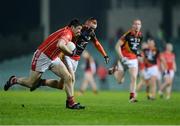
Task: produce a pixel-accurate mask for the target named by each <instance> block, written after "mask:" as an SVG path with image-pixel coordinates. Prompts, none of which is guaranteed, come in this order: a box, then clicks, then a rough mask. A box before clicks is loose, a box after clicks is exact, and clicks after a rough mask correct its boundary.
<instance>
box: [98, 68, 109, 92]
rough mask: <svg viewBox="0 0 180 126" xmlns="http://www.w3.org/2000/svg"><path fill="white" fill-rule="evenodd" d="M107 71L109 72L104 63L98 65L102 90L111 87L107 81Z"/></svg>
mask: <svg viewBox="0 0 180 126" xmlns="http://www.w3.org/2000/svg"><path fill="white" fill-rule="evenodd" d="M107 73H108V72H107V69H106V68H105V67H104V66H103V65H100V66H98V69H97V75H98V77H99V80H100V89H101V90H107V89H109V85H108V83H107Z"/></svg>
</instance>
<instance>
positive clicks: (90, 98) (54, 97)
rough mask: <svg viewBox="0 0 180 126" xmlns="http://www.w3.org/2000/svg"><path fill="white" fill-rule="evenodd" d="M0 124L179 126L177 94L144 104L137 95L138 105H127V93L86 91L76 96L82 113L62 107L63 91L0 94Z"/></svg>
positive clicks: (179, 94) (179, 111)
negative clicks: (155, 125)
mask: <svg viewBox="0 0 180 126" xmlns="http://www.w3.org/2000/svg"><path fill="white" fill-rule="evenodd" d="M0 94H1V96H0V98H1V99H0V124H1V125H3V124H39V125H40V124H70V125H72V124H74V125H75V124H79V125H80V124H97V125H98V124H111V125H114V124H118V125H119V124H120V125H124V124H130V125H131V124H132V125H135V124H136V125H138V124H143V125H146V124H149V125H153V124H158V125H160V124H180V93H178V92H175V93H173V95H172V99H170V100H165V99H159V98H157V99H156V100H155V101H148V100H147V99H146V97H145V93H139V94H138V99H139V102H138V103H129V102H128V97H129V93H128V92H125V91H124V92H122V91H105V92H99V94H98V95H94V94H93V93H92V92H86V93H85V95H83V96H79V97H76V100H77V101H78V102H81V103H82V104H84V105H86V109H85V110H69V109H66V108H65V98H66V96H65V93H64V91H58V90H51V91H43V90H37V91H35V92H28V91H12V90H10V91H8V92H4V91H0Z"/></svg>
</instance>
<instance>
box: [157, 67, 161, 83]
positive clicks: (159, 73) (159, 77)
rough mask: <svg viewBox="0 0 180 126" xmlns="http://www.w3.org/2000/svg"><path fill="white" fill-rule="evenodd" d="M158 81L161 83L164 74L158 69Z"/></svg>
mask: <svg viewBox="0 0 180 126" xmlns="http://www.w3.org/2000/svg"><path fill="white" fill-rule="evenodd" d="M157 79H158V80H159V81H161V80H162V73H161V71H160V70H159V69H158V76H157Z"/></svg>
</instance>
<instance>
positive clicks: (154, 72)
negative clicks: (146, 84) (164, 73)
mask: <svg viewBox="0 0 180 126" xmlns="http://www.w3.org/2000/svg"><path fill="white" fill-rule="evenodd" d="M158 74H159V70H158V66H157V65H154V66H151V67H149V68H146V69H145V71H144V78H145V80H148V79H150V78H151V77H152V76H156V77H158Z"/></svg>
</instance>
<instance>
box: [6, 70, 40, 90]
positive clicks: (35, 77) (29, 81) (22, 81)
mask: <svg viewBox="0 0 180 126" xmlns="http://www.w3.org/2000/svg"><path fill="white" fill-rule="evenodd" d="M41 75H42V73H41V72H37V71H32V70H31V71H30V74H29V77H20V78H17V77H15V76H11V77H10V78H9V80H8V81H7V83H6V84H5V85H4V90H5V91H7V90H8V89H9V88H10V87H11V86H13V85H15V84H18V85H21V86H25V87H28V88H31V87H32V86H33V85H35V84H36V83H37V82H38V81H39V80H40V77H41Z"/></svg>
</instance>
